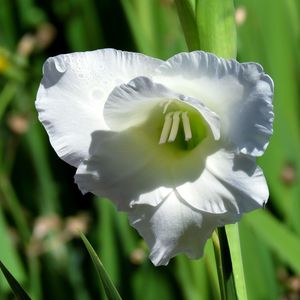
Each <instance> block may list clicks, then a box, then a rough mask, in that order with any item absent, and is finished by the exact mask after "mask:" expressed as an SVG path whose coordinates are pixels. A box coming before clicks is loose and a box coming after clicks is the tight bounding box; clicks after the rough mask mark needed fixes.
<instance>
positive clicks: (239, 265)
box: [225, 224, 247, 300]
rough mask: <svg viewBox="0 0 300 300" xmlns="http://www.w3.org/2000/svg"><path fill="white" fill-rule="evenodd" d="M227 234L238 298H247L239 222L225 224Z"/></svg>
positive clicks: (243, 299) (244, 299) (241, 299)
mask: <svg viewBox="0 0 300 300" xmlns="http://www.w3.org/2000/svg"><path fill="white" fill-rule="evenodd" d="M225 230H226V236H227V241H228V246H229V251H230V257H231V263H232V270H233V277H234V284H235V289H236V293H237V296H238V299H240V300H246V299H247V290H246V283H245V277H244V267H243V259H242V253H241V247H240V236H239V227H238V224H230V225H226V226H225Z"/></svg>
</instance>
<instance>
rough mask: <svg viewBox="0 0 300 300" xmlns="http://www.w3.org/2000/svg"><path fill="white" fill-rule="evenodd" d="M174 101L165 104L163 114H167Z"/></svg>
mask: <svg viewBox="0 0 300 300" xmlns="http://www.w3.org/2000/svg"><path fill="white" fill-rule="evenodd" d="M171 102H172V100H168V101H167V102H166V103H165V104H164V110H163V114H165V113H166V112H167V109H168V107H169V105H170V104H171Z"/></svg>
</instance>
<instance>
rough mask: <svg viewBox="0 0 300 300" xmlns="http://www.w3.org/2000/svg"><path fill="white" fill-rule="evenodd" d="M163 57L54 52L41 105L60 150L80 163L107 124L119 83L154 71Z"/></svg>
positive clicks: (38, 104)
mask: <svg viewBox="0 0 300 300" xmlns="http://www.w3.org/2000/svg"><path fill="white" fill-rule="evenodd" d="M160 64H161V61H160V60H158V59H154V58H151V57H148V56H145V55H142V54H138V53H130V52H123V51H117V50H114V49H104V50H97V51H91V52H78V53H71V54H65V55H59V56H56V57H51V58H49V59H48V60H47V61H46V62H45V64H44V68H43V73H44V77H43V80H42V82H41V84H40V87H39V90H38V94H37V100H36V107H37V110H38V112H39V119H40V121H41V122H42V123H43V125H44V126H45V128H46V130H47V132H48V134H49V137H50V142H51V144H52V146H53V147H54V149H55V150H56V152H57V153H58V155H59V156H60V157H61V158H62V159H64V160H65V161H66V162H68V163H70V164H71V165H74V166H78V165H79V164H80V162H81V161H82V160H83V159H84V158H86V157H87V156H88V149H89V145H90V143H91V133H92V132H94V131H96V130H100V129H106V128H107V127H106V124H105V122H104V121H103V114H102V111H103V106H104V103H105V101H106V100H107V97H108V95H109V93H110V92H111V91H112V90H113V89H114V87H115V86H116V85H120V84H122V83H127V82H129V81H130V80H131V79H133V78H135V77H137V76H151V74H152V73H153V72H154V69H156V68H157V67H158V66H159V65H160Z"/></svg>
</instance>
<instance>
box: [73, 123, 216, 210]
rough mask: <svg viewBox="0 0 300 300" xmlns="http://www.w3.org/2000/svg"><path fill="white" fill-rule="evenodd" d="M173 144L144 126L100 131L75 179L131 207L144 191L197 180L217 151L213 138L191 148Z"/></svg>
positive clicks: (121, 206) (123, 206) (84, 188)
mask: <svg viewBox="0 0 300 300" xmlns="http://www.w3.org/2000/svg"><path fill="white" fill-rule="evenodd" d="M149 136H150V137H149ZM173 148H174V147H173ZM173 148H172V145H171V144H166V145H159V144H158V142H157V141H156V140H155V141H153V138H152V139H151V135H147V134H145V132H142V131H141V129H140V128H134V127H132V128H130V129H128V130H125V131H122V132H111V131H96V132H94V133H93V134H92V144H91V146H90V151H89V153H90V158H89V159H87V160H85V161H83V162H82V163H81V165H80V166H79V168H78V170H77V173H76V176H75V181H76V183H77V184H78V186H79V188H80V189H81V190H82V191H83V192H85V191H91V192H93V193H94V194H96V195H98V196H102V197H108V198H110V199H111V200H113V201H114V202H116V204H117V205H118V208H119V209H121V210H128V209H129V206H130V203H131V202H132V201H136V200H138V199H139V197H140V195H141V194H144V193H147V192H150V191H153V190H156V189H157V188H159V187H168V188H175V187H176V186H178V185H181V184H183V183H184V182H188V181H191V182H192V181H194V180H195V179H196V178H198V177H199V176H200V174H201V173H202V172H203V170H204V167H205V160H206V157H207V155H208V153H209V152H211V151H213V148H212V147H211V145H210V144H209V141H204V142H203V143H201V145H200V146H199V147H197V148H195V149H193V150H191V151H182V150H178V149H176V148H175V150H174V149H173Z"/></svg>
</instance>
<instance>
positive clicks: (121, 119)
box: [104, 77, 220, 140]
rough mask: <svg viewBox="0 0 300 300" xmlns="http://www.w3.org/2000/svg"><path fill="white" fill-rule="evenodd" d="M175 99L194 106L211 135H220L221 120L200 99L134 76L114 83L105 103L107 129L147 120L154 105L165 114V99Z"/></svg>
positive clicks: (161, 114)
mask: <svg viewBox="0 0 300 300" xmlns="http://www.w3.org/2000/svg"><path fill="white" fill-rule="evenodd" d="M176 100H177V101H178V102H182V103H185V104H187V105H189V106H191V107H193V108H195V109H196V110H197V111H198V112H199V114H200V115H201V116H202V117H203V119H204V120H205V121H206V123H207V125H208V126H207V127H208V128H209V130H210V131H211V133H212V135H213V136H214V138H215V139H216V140H218V139H219V138H220V121H219V117H218V115H217V114H216V113H214V112H213V111H211V110H209V109H208V108H207V107H206V106H205V105H204V104H203V103H202V102H201V101H200V100H198V99H194V98H191V97H188V96H186V95H182V94H178V93H176V92H174V91H172V90H170V89H168V88H166V87H165V86H164V85H162V84H159V83H155V82H153V81H152V80H151V79H150V78H147V77H137V78H135V79H133V80H132V81H130V82H129V83H128V84H122V85H120V86H117V87H115V89H114V90H113V91H112V92H111V94H110V95H109V97H108V100H107V102H106V103H105V106H104V118H105V121H106V123H107V124H108V126H109V127H110V129H112V130H115V131H122V130H125V129H128V128H130V127H132V126H137V125H140V124H142V123H144V122H145V121H147V119H149V115H150V114H151V111H152V110H153V109H154V108H155V107H157V108H158V111H157V112H156V113H157V115H160V116H163V118H164V107H167V106H168V101H176ZM129 116H130V117H129ZM156 123H159V122H156Z"/></svg>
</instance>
